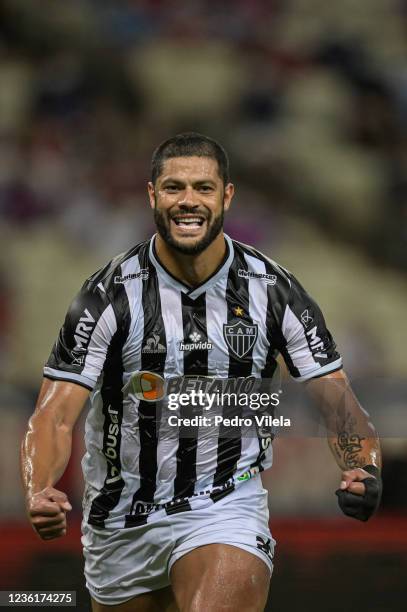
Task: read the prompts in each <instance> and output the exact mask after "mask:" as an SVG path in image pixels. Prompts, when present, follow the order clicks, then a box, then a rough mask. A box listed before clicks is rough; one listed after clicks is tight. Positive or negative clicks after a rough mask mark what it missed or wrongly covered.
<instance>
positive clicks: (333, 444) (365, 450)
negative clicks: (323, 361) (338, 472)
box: [306, 370, 381, 470]
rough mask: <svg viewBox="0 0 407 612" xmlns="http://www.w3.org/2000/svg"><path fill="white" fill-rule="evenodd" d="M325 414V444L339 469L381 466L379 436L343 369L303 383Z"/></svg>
mask: <svg viewBox="0 0 407 612" xmlns="http://www.w3.org/2000/svg"><path fill="white" fill-rule="evenodd" d="M306 386H307V390H308V392H309V393H310V394H311V396H312V397H313V398H314V400H315V401H316V404H317V406H318V408H319V410H320V411H321V413H322V414H323V416H324V419H325V423H326V426H327V432H328V444H329V447H330V449H331V451H332V453H333V455H334V457H335V459H336V462H337V464H338V465H339V467H340V468H342V470H352V469H354V468H363V467H365V466H366V465H375V466H376V467H377V468H379V469H380V468H381V452H380V443H379V438H378V435H377V433H376V430H375V428H374V427H373V425H372V423H371V422H370V421H369V416H368V414H367V413H366V412H365V411H364V410H363V409H362V407H361V406H360V404H359V402H358V400H357V399H356V397H355V394H354V393H353V391H352V388H351V386H350V383H349V380H348V378H347V376H346V374H345V373H344V372H343V370H339V371H337V372H333V373H332V374H328V375H326V376H323V377H321V378H314V379H311V380H310V381H309V382H308V383H306Z"/></svg>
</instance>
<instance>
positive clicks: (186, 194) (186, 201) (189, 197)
mask: <svg viewBox="0 0 407 612" xmlns="http://www.w3.org/2000/svg"><path fill="white" fill-rule="evenodd" d="M178 204H179V205H180V206H195V205H196V204H197V202H196V193H195V190H194V189H193V188H192V187H185V189H184V191H183V192H182V194H180V199H179V201H178Z"/></svg>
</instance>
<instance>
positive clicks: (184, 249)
mask: <svg viewBox="0 0 407 612" xmlns="http://www.w3.org/2000/svg"><path fill="white" fill-rule="evenodd" d="M155 204H156V205H155V208H154V221H155V224H156V227H157V231H158V233H159V234H160V236H161V238H162V239H163V240H164V242H165V243H166V244H167V245H168V246H169V247H171V248H172V249H174V250H175V251H178V253H182V254H183V255H199V254H200V253H202V252H203V251H205V249H207V248H208V246H209V245H210V244H212V242H213V241H214V240H215V238H217V237H218V236H219V234H220V232H221V231H222V229H223V221H224V216H225V215H224V209H223V206H222V210H221V212H220V213H219V215H217V216H214V215H213V214H212V213H209V216H207V215H205V219H206V224H207V228H206V233H205V235H204V236H203V237H202V238H199V239H198V240H197V241H196V242H194V243H192V244H184V243H183V242H181V241H179V240H176V239H175V238H174V237H173V236H172V234H171V217H170V216H169V215H168V214H167V213H165V212H164V211H162V210H160V209H159V208H157V201H156V203H155ZM183 212H187V211H183ZM194 212H195V211H194Z"/></svg>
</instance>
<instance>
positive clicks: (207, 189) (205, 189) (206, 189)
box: [199, 185, 213, 193]
mask: <svg viewBox="0 0 407 612" xmlns="http://www.w3.org/2000/svg"><path fill="white" fill-rule="evenodd" d="M199 191H203V192H204V193H209V192H211V191H213V187H211V186H210V185H201V186H200V188H199Z"/></svg>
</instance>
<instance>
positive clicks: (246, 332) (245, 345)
mask: <svg viewBox="0 0 407 612" xmlns="http://www.w3.org/2000/svg"><path fill="white" fill-rule="evenodd" d="M257 332H258V327H257V324H256V323H254V324H253V325H249V324H248V323H245V322H244V321H238V322H237V323H234V324H233V325H228V324H224V325H223V336H224V338H225V340H226V344H227V345H228V347H229V348H230V350H231V351H232V353H234V354H235V355H236V356H237V357H239V358H242V357H244V356H245V355H247V353H248V352H249V351H250V349H251V348H252V347H253V346H254V343H255V342H256V340H257Z"/></svg>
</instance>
